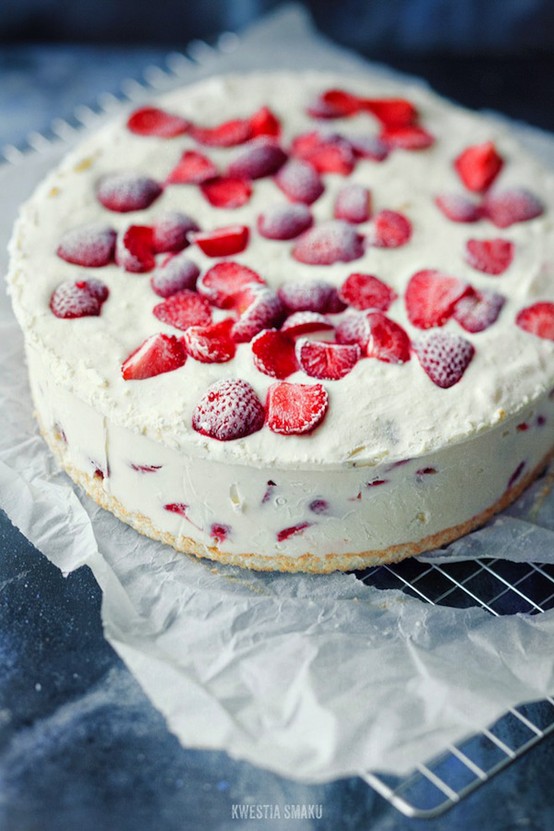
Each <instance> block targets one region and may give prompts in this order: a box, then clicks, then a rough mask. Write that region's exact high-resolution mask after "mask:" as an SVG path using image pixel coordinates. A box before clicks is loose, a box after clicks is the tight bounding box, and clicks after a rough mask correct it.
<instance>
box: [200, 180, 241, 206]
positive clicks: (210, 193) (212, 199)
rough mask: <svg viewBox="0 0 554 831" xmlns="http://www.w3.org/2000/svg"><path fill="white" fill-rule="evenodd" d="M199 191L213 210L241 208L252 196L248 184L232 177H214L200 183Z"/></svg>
mask: <svg viewBox="0 0 554 831" xmlns="http://www.w3.org/2000/svg"><path fill="white" fill-rule="evenodd" d="M200 190H201V191H202V193H203V194H204V196H205V197H206V199H207V200H208V202H209V203H210V205H213V206H214V208H242V206H243V205H246V203H247V202H248V201H249V200H250V197H251V196H252V186H251V184H250V182H248V181H247V180H246V179H238V178H236V177H234V176H215V177H214V178H213V179H208V181H207V182H202V184H201V185H200Z"/></svg>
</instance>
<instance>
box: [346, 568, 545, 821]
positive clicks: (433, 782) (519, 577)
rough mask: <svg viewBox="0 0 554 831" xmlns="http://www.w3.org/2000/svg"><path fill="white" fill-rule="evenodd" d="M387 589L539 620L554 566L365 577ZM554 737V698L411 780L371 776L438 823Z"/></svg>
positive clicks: (451, 751) (404, 807)
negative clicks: (505, 770) (509, 766)
mask: <svg viewBox="0 0 554 831" xmlns="http://www.w3.org/2000/svg"><path fill="white" fill-rule="evenodd" d="M358 576H359V577H360V579H361V580H363V582H364V583H367V584H368V585H371V586H374V587H376V588H380V589H400V590H401V591H403V592H404V593H405V594H409V595H411V596H412V597H417V598H419V599H420V600H423V601H425V602H426V603H433V604H439V605H445V606H456V607H458V608H467V607H469V606H480V607H481V608H483V609H485V610H486V611H487V612H489V613H490V614H491V615H495V616H499V615H505V614H515V613H517V612H524V613H528V614H539V613H541V612H545V611H546V610H547V609H551V608H553V607H554V566H552V565H543V564H540V565H539V564H536V563H525V564H523V563H513V562H508V561H506V560H498V559H481V560H471V561H465V562H461V563H450V564H446V565H444V564H441V565H438V564H430V563H423V562H419V561H418V560H415V559H411V560H406V561H405V562H403V563H399V564H397V565H392V566H377V567H374V568H371V569H368V570H367V571H364V572H362V573H360V574H359V575H358ZM553 731H554V698H547V699H545V700H543V701H538V702H533V703H529V704H524V705H520V706H518V707H513V708H512V709H511V710H509V711H508V712H507V713H505V714H504V715H503V716H502V717H501V718H500V719H498V721H496V722H495V723H494V724H493V725H491V726H490V727H489V728H488V729H486V730H483V731H482V732H481V733H478V734H476V735H474V736H472V737H471V738H469V739H466V740H465V741H462V742H460V743H458V744H452V745H449V746H448V747H447V748H445V750H444V752H443V753H441V754H440V755H438V756H436V757H435V758H434V759H432V760H431V761H429V762H427V763H426V764H420V765H418V767H417V768H416V770H415V771H414V772H413V773H412V774H410V775H409V776H407V777H405V778H402V779H401V778H398V777H393V776H385V775H380V774H376V773H368V774H366V776H365V777H364V778H365V780H366V781H367V782H368V784H369V785H371V787H373V788H374V789H375V790H376V791H377V792H378V793H380V794H381V796H384V797H385V798H386V799H387V800H388V801H389V802H390V803H391V804H392V805H394V807H395V808H397V809H398V810H399V811H401V812H402V813H403V814H405V815H406V816H409V817H414V818H415V817H417V818H420V819H423V818H431V817H435V816H438V815H439V814H441V813H443V812H444V811H446V810H447V809H449V808H451V807H452V806H453V805H455V804H456V803H458V802H460V800H461V799H463V798H464V797H465V796H467V795H468V794H470V793H472V791H474V790H475V789H476V788H478V787H479V786H480V785H483V784H484V783H485V782H487V781H488V780H489V779H490V778H491V776H494V775H495V774H496V773H499V772H500V771H501V770H504V768H505V767H507V766H508V765H509V764H510V763H511V762H513V761H514V760H515V759H518V758H520V757H521V756H522V755H523V754H524V753H526V751H528V750H529V749H530V748H532V747H534V746H535V745H536V744H537V743H538V742H540V741H541V739H543V738H544V737H545V736H547V735H548V734H549V733H551V732H553Z"/></svg>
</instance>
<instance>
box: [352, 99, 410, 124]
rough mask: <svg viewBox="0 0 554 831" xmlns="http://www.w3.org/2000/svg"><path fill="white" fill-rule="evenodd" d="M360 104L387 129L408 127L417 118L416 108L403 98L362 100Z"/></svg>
mask: <svg viewBox="0 0 554 831" xmlns="http://www.w3.org/2000/svg"><path fill="white" fill-rule="evenodd" d="M360 104H361V106H362V108H363V109H364V110H366V111H367V112H370V113H371V114H372V115H374V116H375V118H378V119H379V121H380V122H381V123H382V124H385V125H386V126H388V127H408V126H409V125H411V124H414V123H415V122H416V121H417V118H418V112H417V110H416V108H415V107H414V105H413V104H412V103H411V101H407V100H406V99H405V98H362V99H361V101H360Z"/></svg>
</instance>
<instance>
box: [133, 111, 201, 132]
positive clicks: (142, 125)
mask: <svg viewBox="0 0 554 831" xmlns="http://www.w3.org/2000/svg"><path fill="white" fill-rule="evenodd" d="M189 127H190V121H187V119H186V118H182V117H181V116H180V115H174V114H172V113H168V112H166V111H165V110H160V109H158V107H140V109H138V110H135V111H134V112H132V113H131V115H130V116H129V118H128V119H127V129H128V130H130V131H131V133H135V134H136V135H138V136H157V137H158V138H174V137H175V136H181V135H183V133H186V132H187V131H188V129H189Z"/></svg>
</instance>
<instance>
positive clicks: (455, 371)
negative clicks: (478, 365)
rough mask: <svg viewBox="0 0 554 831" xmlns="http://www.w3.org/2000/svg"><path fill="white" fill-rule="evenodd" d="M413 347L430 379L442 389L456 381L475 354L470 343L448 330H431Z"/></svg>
mask: <svg viewBox="0 0 554 831" xmlns="http://www.w3.org/2000/svg"><path fill="white" fill-rule="evenodd" d="M413 349H414V352H415V353H416V355H417V357H418V360H419V363H420V364H421V366H422V368H423V369H424V371H425V372H426V374H427V375H428V376H429V378H430V379H431V381H432V382H433V383H434V384H436V385H437V387H442V388H443V389H447V388H448V387H452V386H454V384H457V383H458V381H459V380H460V379H461V377H462V376H463V374H464V372H465V371H466V369H467V367H468V366H469V364H470V362H471V360H472V358H473V355H474V354H475V348H474V346H473V344H472V343H470V342H469V341H468V340H466V339H465V338H462V337H459V336H458V335H452V334H450V332H432V333H431V334H429V335H427V336H426V337H425V338H421V339H420V340H419V341H417V342H416V343H414V344H413Z"/></svg>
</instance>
